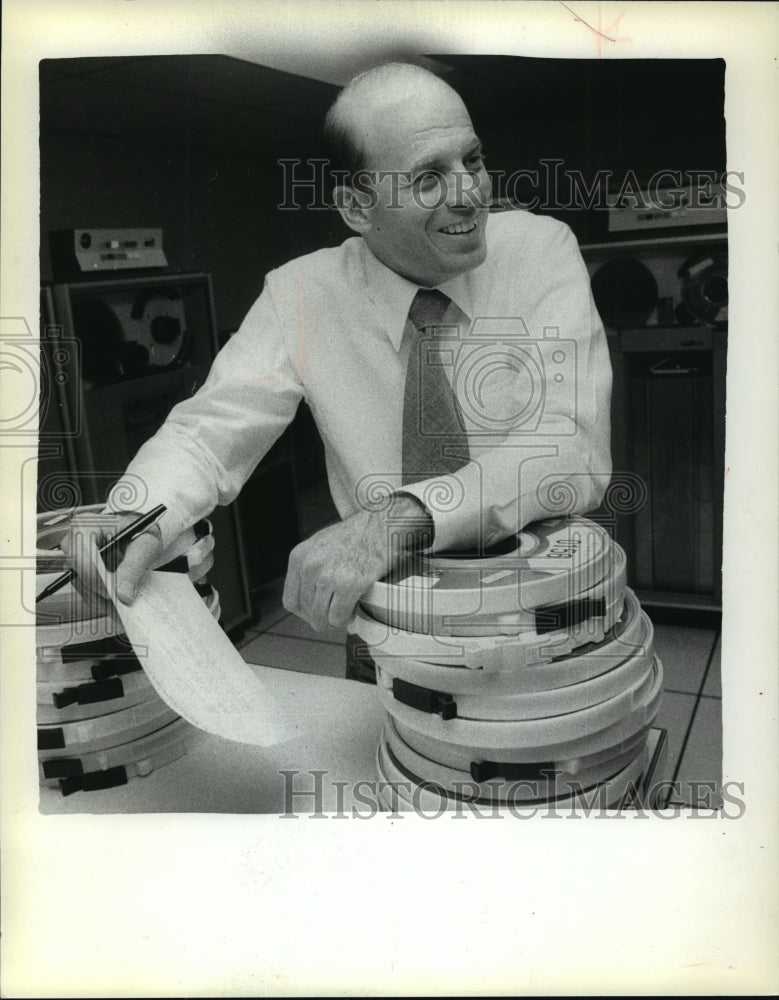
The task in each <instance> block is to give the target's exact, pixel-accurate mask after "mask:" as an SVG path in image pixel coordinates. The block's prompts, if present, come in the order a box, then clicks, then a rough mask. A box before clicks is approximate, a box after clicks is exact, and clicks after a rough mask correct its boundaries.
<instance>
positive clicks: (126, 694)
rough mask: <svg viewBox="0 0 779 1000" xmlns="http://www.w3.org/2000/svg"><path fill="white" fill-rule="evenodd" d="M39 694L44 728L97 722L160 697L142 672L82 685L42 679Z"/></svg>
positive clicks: (38, 716) (39, 718)
mask: <svg viewBox="0 0 779 1000" xmlns="http://www.w3.org/2000/svg"><path fill="white" fill-rule="evenodd" d="M36 695H37V707H36V717H37V720H38V723H39V724H40V725H43V724H51V723H54V724H57V723H60V722H75V721H79V720H81V719H94V718H97V717H98V716H101V715H109V714H112V713H113V712H117V711H121V710H122V709H125V708H130V707H132V706H133V705H139V704H141V703H142V702H145V701H151V700H152V699H154V698H157V697H158V695H157V692H156V691H155V690H154V687H153V686H152V684H151V682H150V681H149V679H148V677H147V676H146V674H145V673H144V672H143V671H142V670H140V671H135V672H134V673H131V674H127V675H126V676H124V677H111V678H108V679H106V680H102V681H96V680H90V681H86V682H84V683H81V684H70V685H67V684H62V683H60V682H56V681H55V682H52V681H40V680H39V681H38V684H37V686H36Z"/></svg>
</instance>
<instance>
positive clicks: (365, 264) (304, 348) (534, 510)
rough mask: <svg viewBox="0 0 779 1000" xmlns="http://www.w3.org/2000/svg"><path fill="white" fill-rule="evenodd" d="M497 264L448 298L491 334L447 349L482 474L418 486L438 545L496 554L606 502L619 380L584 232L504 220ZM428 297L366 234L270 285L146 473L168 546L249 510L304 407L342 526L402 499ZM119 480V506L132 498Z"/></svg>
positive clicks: (154, 450)
mask: <svg viewBox="0 0 779 1000" xmlns="http://www.w3.org/2000/svg"><path fill="white" fill-rule="evenodd" d="M486 240H487V257H486V260H485V262H484V263H483V264H481V265H480V266H479V267H478V268H475V269H474V270H473V271H470V272H468V273H466V274H463V275H460V276H459V277H457V278H454V279H452V280H450V281H447V282H445V283H443V284H442V285H440V286H439V287H440V289H441V291H443V292H445V293H446V294H447V295H448V296H449V297H450V298H451V299H452V300H453V301H454V302H455V303H456V304H457V305H458V306H459V307H460V309H462V310H463V312H464V313H465V314H466V315H467V316H469V317H471V318H472V319H473V320H474V321H475V322H474V325H473V326H472V328H471V331H470V333H468V334H467V335H466V334H465V331H461V332H460V334H459V336H458V335H457V332H456V331H451V332H450V334H448V335H446V336H444V337H443V338H441V340H440V345H439V346H440V359H441V361H442V363H444V364H445V366H446V367H447V371H448V374H449V375H450V380H451V381H452V385H453V389H454V391H455V394H456V396H457V398H458V402H459V404H460V408H461V410H462V413H463V417H464V421H465V425H466V430H467V433H468V441H469V450H470V461H469V462H468V463H467V464H466V465H464V466H463V467H462V468H461V469H460V470H459V471H458V472H456V473H455V474H453V475H446V476H439V477H435V478H433V479H427V480H423V481H421V482H418V483H415V484H413V485H410V486H404V487H403V488H402V491H403V492H404V493H411V494H413V495H415V496H417V497H419V499H420V500H422V502H423V503H424V504H425V505H426V506H427V507H428V509H429V510H430V512H431V514H432V517H433V521H434V525H435V540H434V546H433V548H434V549H435V550H436V551H440V550H443V549H447V548H453V547H457V546H461V545H473V544H476V543H478V542H479V541H480V540H481V541H483V542H484V543H485V544H491V543H493V542H496V541H498V540H500V539H501V538H504V537H506V536H507V535H509V534H511V533H515V532H517V531H519V530H520V529H521V528H522V527H523V526H524V525H525V524H527V523H529V522H531V521H535V520H539V519H541V518H543V517H548V516H550V515H551V514H559V513H561V512H572V511H577V512H585V511H587V510H591V509H592V508H593V507H595V506H597V505H598V503H599V502H600V499H601V497H602V494H603V490H604V489H605V487H606V485H607V483H608V479H609V476H610V473H611V455H610V433H609V432H610V427H609V404H610V391H611V367H610V363H609V357H608V351H607V347H606V339H605V336H604V332H603V327H602V325H601V322H600V319H599V317H598V315H597V312H596V310H595V306H594V304H593V301H592V297H591V294H590V287H589V281H588V276H587V271H586V268H585V266H584V262H583V261H582V258H581V254H580V253H579V249H578V246H577V243H576V239H575V237H574V236H573V233H572V232H571V230H570V229H569V228H568V226H566V225H564V224H563V223H561V222H558V221H556V220H554V219H551V218H549V217H543V216H534V215H531V214H530V213H527V212H522V211H512V212H506V213H499V214H495V215H490V216H489V217H488V220H487V232H486ZM417 290H418V286H416V285H415V284H413V283H412V282H410V281H408V280H406V279H405V278H403V277H401V276H400V275H398V274H396V273H395V272H393V271H391V270H390V269H389V268H387V267H385V266H384V265H383V264H382V263H381V262H380V261H379V260H378V259H377V258H376V257H375V256H374V255H373V254H372V253H371V251H370V250H369V249H368V247H367V245H366V243H365V242H364V240H363V239H362V238H361V237H352V238H350V239H347V240H346V241H345V242H344V243H342V244H341V246H339V247H336V248H333V249H324V250H319V251H317V252H315V253H312V254H308V255H306V256H304V257H300V258H297V259H296V260H293V261H291V262H289V263H288V264H285V265H284V266H283V267H280V268H278V269H277V270H275V271H271V272H270V273H269V274H268V275H267V278H266V281H265V287H264V289H263V292H262V294H261V295H260V297H259V298H258V299H257V301H256V302H255V303H254V305H253V306H252V308H251V309H250V310H249V312H248V314H247V316H246V318H245V320H244V322H243V323H242V325H241V327H240V329H239V330H238V331H237V332H236V333H235V334H234V336H233V337H232V338H231V339H230V340H229V341H228V343H227V344H226V345H225V346H224V347H223V348H222V350H221V351H220V352H219V354H218V356H217V357H216V359H215V361H214V363H213V366H212V368H211V372H210V374H209V376H208V379H207V381H206V383H205V384H204V385H203V387H202V388H201V389H200V390H199V391H198V392H197V393H196V395H195V396H193V397H192V398H191V399H187V400H185V401H184V402H182V403H179V404H178V405H177V406H176V407H175V408H174V409H173V411H172V412H171V414H170V415H169V417H168V419H167V420H166V421H165V423H164V424H163V426H162V427H161V428H160V430H159V431H158V432H157V433H156V434H155V436H154V437H153V438H151V439H150V440H149V441H147V442H146V444H144V445H143V447H142V448H141V449H140V451H139V452H138V454H137V456H136V457H135V459H134V460H133V461H132V463H131V464H130V466H129V468H128V470H127V472H128V474H130V475H132V476H136V477H140V479H141V480H142V481H143V482H144V483H145V485H146V489H147V491H148V494H147V502H146V503H145V504H144V509H146V508H148V507H151V506H152V505H154V504H156V503H164V504H166V505H167V508H168V512H167V513H166V514H165V515H164V517H163V518H162V519H161V521H160V528H161V531H162V535H163V541H164V542H165V543H166V544H167V543H168V542H169V541H170V540H171V539H172V538H173V537H175V535H176V534H177V533H178V532H179V531H181V530H182V529H183V528H184V527H186V526H188V525H190V524H192V523H194V521H196V520H197V519H198V518H200V517H203V516H207V515H208V514H209V513H210V512H211V511H212V510H213V509H214V507H215V506H217V505H218V504H228V503H230V502H231V501H233V500H234V499H235V497H236V496H237V495H238V493H239V491H240V490H241V487H242V486H243V484H244V483H245V482H246V480H247V479H248V477H249V476H250V475H251V473H252V471H253V470H254V468H255V467H256V465H257V464H258V462H259V461H260V460H261V459H262V457H263V456H264V455H265V454H266V452H267V451H268V450H269V448H270V447H271V445H272V444H273V443H274V442H275V441H276V439H277V438H278V437H279V435H280V434H281V433H282V432H283V431H284V429H285V428H286V427H287V425H288V424H289V423H290V421H291V420H292V418H293V416H294V414H295V410H296V408H297V406H298V404H299V402H300V400H301V399H302V398H305V399H306V401H307V403H308V405H309V406H310V408H311V411H312V413H313V416H314V419H315V420H316V424H317V427H318V429H319V432H320V435H321V437H322V440H323V442H324V448H325V455H326V462H327V474H328V480H329V484H330V491H331V493H332V497H333V500H334V502H335V505H336V507H337V509H338V512H339V514H340V516H341V517H342V518H346V517H348V516H349V515H350V514H353V513H355V512H357V511H358V510H360V509H361V508H362V507H364V506H365V505H366V504H368V503H370V502H372V501H373V500H375V499H376V497H377V496H378V495H379V494H380V493H381V492H382V491H384V492H385V493H386V491H387V490H392V489H400V484H401V448H402V425H403V397H404V385H405V373H406V363H407V359H408V353H409V350H410V349H411V346H412V344H411V340H412V337H413V334H412V331H411V329H410V324H407V322H406V321H407V317H408V311H409V308H410V306H411V303H412V300H413V299H414V296H415V294H416V292H417ZM121 496H122V489H121V482H120V484H118V486H117V487H116V488H115V490H114V492H113V494H112V498H111V502H112V505H113V506H114V507H121V506H123V504H122V502H121V499H120V498H121Z"/></svg>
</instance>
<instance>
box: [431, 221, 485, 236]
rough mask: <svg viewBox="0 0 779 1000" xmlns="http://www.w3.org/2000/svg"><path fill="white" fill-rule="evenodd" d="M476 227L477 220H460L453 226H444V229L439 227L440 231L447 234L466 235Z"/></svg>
mask: <svg viewBox="0 0 779 1000" xmlns="http://www.w3.org/2000/svg"><path fill="white" fill-rule="evenodd" d="M475 228H476V223H475V222H458V223H456V225H453V226H444V228H443V229H439V230H438V232H439V233H444V234H445V235H446V236H464V235H466V234H467V233H472V232H473V231H474V229H475Z"/></svg>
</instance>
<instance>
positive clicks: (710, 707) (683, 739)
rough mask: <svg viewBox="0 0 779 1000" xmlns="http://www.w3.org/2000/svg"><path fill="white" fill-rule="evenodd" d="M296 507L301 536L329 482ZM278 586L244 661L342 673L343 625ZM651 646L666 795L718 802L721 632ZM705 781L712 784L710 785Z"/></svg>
mask: <svg viewBox="0 0 779 1000" xmlns="http://www.w3.org/2000/svg"><path fill="white" fill-rule="evenodd" d="M299 513H300V519H301V523H302V524H303V525H305V527H304V531H305V533H306V534H310V533H311V532H313V531H315V530H318V529H319V528H320V527H322V526H323V525H325V524H328V523H330V522H331V521H332V520H333V519H334V517H335V511H334V508H333V507H332V503H331V502H330V498H329V494H328V493H327V492H326V485H325V486H324V488H322V487H318V488H315V490H313V491H309V494H308V495H307V496H306V497H305V498H304V501H303V504H302V505H301V509H300V511H299ZM283 586H284V581H283V579H280V580H276V581H274V582H273V583H271V584H268V585H267V587H265V588H264V590H263V592H262V594H261V595H260V613H261V615H260V620H259V621H258V623H257V624H256V626H255V627H254V628H252V629H250V630H248V631H247V633H246V635H245V637H244V639H243V641H242V642H241V644H240V649H241V654H242V656H243V657H244V659H245V660H246V661H247V662H249V663H260V664H265V665H266V666H273V667H281V668H284V669H286V670H301V671H305V672H309V673H319V674H327V675H328V676H331V677H343V676H344V671H345V662H346V660H345V652H344V638H345V630H343V629H341V630H330V631H328V632H326V633H321V634H318V633H315V632H314V631H313V630H312V629H311V628H309V626H308V625H306V624H305V622H303V621H302V620H301V619H299V618H298V617H296V616H295V615H291V614H289V613H288V612H286V611H285V609H284V608H283V606H282V603H281V595H282V591H283ZM655 650H656V653H657V655H658V656H659V657H660V659H661V660H662V662H663V668H664V673H665V683H664V696H663V702H662V705H661V708H660V712H659V715H658V718H657V721H656V722H655V725H656V726H659V727H660V728H662V729H665V730H666V731H667V734H668V758H667V761H666V764H665V767H664V774H663V775H662V777H663V778H665V779H667V780H668V781H674V782H676V783H677V784H676V786H675V787H674V790H673V792H672V794H671V799H670V801H671V802H677V803H682V804H685V805H694V804H696V801H695V800H696V799H697V804H698V805H700V806H715V805H718V804H719V787H720V784H721V780H722V686H721V679H720V634H719V632H718V631H716V630H714V629H702V628H693V627H684V626H681V625H673V626H670V625H655ZM696 782H697V783H699V784H698V785H697V787H696V785H695V784H694V783H696ZM691 783H692V784H691ZM704 783H713V784H714V791H713V792H712V791H709V788H708V785H707V784H704Z"/></svg>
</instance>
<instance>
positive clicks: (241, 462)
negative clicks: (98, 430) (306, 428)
mask: <svg viewBox="0 0 779 1000" xmlns="http://www.w3.org/2000/svg"><path fill="white" fill-rule="evenodd" d="M302 395H303V387H302V385H301V383H300V379H299V377H298V374H297V372H296V370H295V368H294V365H293V364H292V362H291V360H290V357H289V352H288V351H287V349H286V346H285V342H284V337H283V331H282V328H281V324H280V321H279V316H278V313H277V310H276V306H275V303H274V299H273V295H272V294H271V291H270V289H269V287H268V285H267V284H266V286H265V288H264V289H263V293H262V294H261V295H260V297H259V298H258V299H257V301H256V302H255V303H254V305H253V306H252V308H251V309H250V310H249V312H248V313H247V315H246V318H245V319H244V321H243V323H242V324H241V327H240V329H239V330H238V331H237V332H236V333H235V334H234V335H233V336H232V337H231V338H230V340H229V341H228V342H227V344H225V346H224V347H223V348H222V349H221V351H220V352H219V353H218V354H217V356H216V359H215V360H214V363H213V365H212V367H211V370H210V372H209V375H208V378H207V380H206V382H205V383H204V385H203V386H202V387H201V388H200V389H199V390H198V392H197V393H196V394H195V395H194V396H192V397H191V398H190V399H187V400H184V401H183V402H181V403H179V404H178V405H177V406H175V407H174V409H173V410H172V411H171V413H170V414H169V416H168V418H167V420H166V421H165V422H164V423H163V425H162V426H161V427H160V429H159V430H158V431H157V433H156V434H155V435H154V436H153V437H152V438H150V439H149V440H148V441H147V442H146V443H145V444H144V445H142V447H141V448H140V450H139V451H138V453H137V455H136V456H135V458H134V459H133V460H132V462H131V463H130V465H129V466H128V468H127V470H126V472H125V474H124V476H123V477H122V479H120V480H119V481H118V482H117V483H116V484H115V486H114V487H113V489H112V491H111V495H110V496H109V500H108V505H109V507H111V508H112V509H115V510H127V509H133V510H146V509H149V508H150V507H152V506H155V505H156V504H160V503H163V504H165V505H166V507H167V511H166V513H165V515H164V516H163V518H162V519H161V520H160V530H161V532H162V538H163V543H164V544H166V545H167V544H168V543H169V542H170V541H171V540H172V539H173V538H175V537H176V535H177V534H178V533H179V532H180V531H182V530H183V529H184V528H186V527H188V526H189V525H191V524H193V523H194V522H195V521H197V520H198V519H199V518H201V517H204V516H207V515H208V514H209V513H210V512H211V511H212V510H213V509H214V508H215V507H216V506H217V505H224V504H229V503H231V502H232V501H233V500H234V499H235V498H236V496H237V495H238V493H239V492H240V490H241V487H242V486H243V485H244V483H245V482H246V480H247V479H248V478H249V476H250V475H251V473H252V472H253V471H254V469H255V467H256V466H257V464H258V463H259V462H260V460H261V459H262V458H263V456H264V455H265V454H266V452H267V451H268V450H269V449H270V447H271V446H272V445H273V444H274V442H275V441H276V440H277V438H278V437H279V436H280V435H281V433H282V432H283V431H284V429H285V428H286V427H287V425H288V424H289V423H290V421H291V420H292V418H293V416H294V414H295V411H296V409H297V407H298V404H299V402H300V399H301V397H302ZM139 497H142V501H141V503H140V505H139V502H138V498H139Z"/></svg>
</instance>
